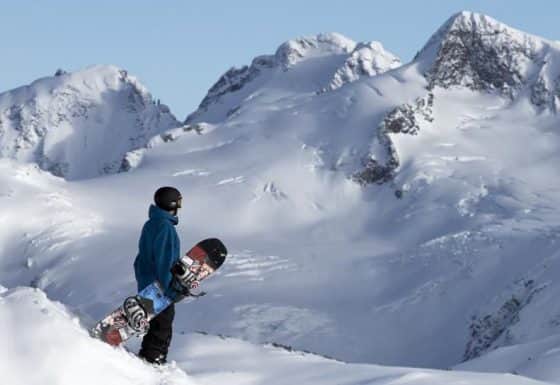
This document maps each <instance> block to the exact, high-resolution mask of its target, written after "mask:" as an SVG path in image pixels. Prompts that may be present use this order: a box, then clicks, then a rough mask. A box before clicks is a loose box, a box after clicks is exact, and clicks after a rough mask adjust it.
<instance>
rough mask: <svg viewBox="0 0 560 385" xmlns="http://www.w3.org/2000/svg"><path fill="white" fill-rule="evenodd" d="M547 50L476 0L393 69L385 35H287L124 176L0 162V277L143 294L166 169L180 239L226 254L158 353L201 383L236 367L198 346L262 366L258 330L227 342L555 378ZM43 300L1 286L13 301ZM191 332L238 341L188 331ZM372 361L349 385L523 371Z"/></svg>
mask: <svg viewBox="0 0 560 385" xmlns="http://www.w3.org/2000/svg"><path fill="white" fill-rule="evenodd" d="M558 52H560V51H559V48H558V45H557V43H554V42H550V41H547V40H545V39H542V38H539V37H535V36H531V35H528V34H525V33H523V32H520V31H516V30H514V29H512V28H510V27H508V26H506V25H504V24H502V23H499V22H497V21H495V20H493V19H491V18H490V17H487V16H484V15H479V14H474V13H469V12H463V13H459V14H457V15H454V16H453V17H452V18H451V19H450V20H448V21H447V22H446V23H445V24H444V25H443V26H442V27H441V28H440V29H439V30H438V31H436V33H435V34H434V36H433V37H432V38H430V40H429V41H428V43H427V44H426V45H425V47H424V48H423V49H421V50H420V51H419V53H418V55H417V56H416V57H415V58H414V60H412V61H411V62H410V63H406V64H403V65H398V62H397V59H396V58H395V57H394V55H391V54H390V53H388V52H386V51H384V50H383V49H382V48H381V46H380V45H379V44H377V43H366V44H363V43H359V44H356V43H354V42H352V41H351V40H349V39H347V38H344V37H342V36H341V35H338V34H328V35H318V36H316V37H309V38H302V39H296V40H293V41H290V42H287V43H285V44H283V45H282V46H281V47H280V48H279V49H278V50H277V52H276V54H275V55H271V56H260V57H257V58H256V59H254V60H253V62H252V64H251V65H250V66H247V67H245V68H242V69H238V70H236V69H233V70H229V71H228V72H226V73H225V74H224V76H222V77H221V78H220V80H219V81H218V82H217V83H216V84H215V85H214V86H213V87H212V88H211V89H210V91H209V92H208V95H207V96H206V98H204V100H203V102H202V103H201V106H200V108H199V109H198V110H197V111H195V112H194V113H193V114H191V115H190V116H189V117H188V118H187V121H186V122H185V125H184V126H183V125H181V124H178V123H176V122H175V123H170V124H169V125H167V126H165V127H161V130H157V132H154V135H155V136H154V137H153V138H151V139H149V138H146V141H142V144H141V145H139V146H130V147H123V148H122V149H123V152H122V153H121V154H120V155H119V157H122V156H123V154H124V153H125V152H127V151H129V150H131V149H134V148H140V149H139V150H136V151H132V152H128V153H127V155H124V156H126V157H127V159H132V160H134V170H133V171H132V172H128V173H119V174H116V175H106V176H103V177H101V178H90V179H84V180H77V181H72V182H66V181H64V180H62V179H60V178H56V177H54V176H52V175H50V174H48V173H45V172H44V171H42V170H41V169H40V168H37V167H36V166H33V165H29V164H21V163H20V162H16V161H13V160H10V159H1V160H0V220H2V221H4V222H3V223H9V226H3V227H2V228H1V230H0V245H1V246H2V247H1V248H0V284H2V285H3V286H6V287H9V288H13V287H15V286H18V285H31V286H34V287H36V288H38V289H40V290H42V291H45V292H46V293H47V295H48V296H49V297H50V298H52V299H54V300H57V301H60V302H63V303H64V304H65V305H66V306H67V308H68V309H69V311H71V312H73V313H74V314H78V315H79V317H80V319H81V322H82V323H83V324H84V325H88V324H91V322H93V320H95V319H98V318H99V317H101V316H102V315H104V314H105V313H107V312H108V311H109V310H111V309H112V308H113V307H114V306H115V304H117V303H118V302H119V301H120V300H122V298H124V297H125V296H127V295H128V294H129V293H131V292H133V291H134V290H135V285H134V278H133V275H132V267H131V264H132V260H133V257H134V255H135V253H136V242H137V237H138V234H139V230H140V228H141V226H142V223H143V221H144V220H145V218H146V212H147V206H148V204H149V202H150V201H151V199H152V194H153V191H155V189H156V188H157V187H159V186H161V185H174V186H177V187H178V188H179V189H180V190H181V191H182V192H183V196H184V206H185V207H184V209H183V211H182V212H181V219H180V223H179V225H178V230H179V233H180V235H181V240H182V249H183V250H186V249H188V248H189V246H190V245H191V244H193V243H195V242H196V241H198V240H199V239H201V238H205V237H208V236H218V237H220V238H221V239H223V240H224V242H225V243H226V245H227V246H228V249H229V250H230V252H231V255H230V257H229V259H228V261H227V263H226V264H225V265H224V267H223V268H222V269H221V270H220V271H219V272H218V274H217V275H216V277H215V278H211V279H209V280H208V282H205V283H204V285H205V290H207V291H208V292H209V293H210V294H209V295H208V296H206V297H204V298H203V299H201V300H197V301H196V302H193V303H188V304H183V305H180V306H178V307H177V319H176V327H175V328H176V331H177V332H178V333H179V335H180V337H177V339H176V340H174V342H173V348H172V354H171V358H172V359H177V360H178V363H179V366H181V367H182V368H187V369H188V371H189V373H197V374H199V375H201V376H202V377H201V379H203V380H205V381H208V383H213V382H212V381H214V380H215V382H216V383H217V382H220V383H223V382H225V381H226V380H227V379H229V378H234V377H233V375H232V377H228V376H229V374H227V375H226V374H223V376H222V375H221V374H215V373H214V372H212V370H211V369H210V368H209V367H208V365H205V364H204V363H203V361H204V360H203V359H200V360H198V361H196V364H192V365H191V366H189V365H190V364H189V363H188V362H189V361H190V360H191V357H193V356H195V357H211V359H210V361H213V360H214V361H213V362H215V359H218V358H219V359H220V360H221V362H226V361H227V362H235V363H236V365H237V364H239V365H241V366H243V368H244V369H243V370H244V371H245V372H244V374H243V375H241V374H240V375H239V377H237V374H236V377H235V379H236V381H237V380H238V381H239V383H244V382H243V381H247V382H250V381H252V380H254V381H255V382H258V381H260V380H259V379H262V382H267V381H266V380H267V377H266V375H264V374H263V373H262V372H259V371H258V370H257V369H255V367H249V366H244V365H245V364H243V363H239V361H237V360H234V359H233V358H237V357H238V355H239V353H240V352H241V351H245V349H246V348H247V347H248V346H250V345H246V344H245V343H240V342H238V341H237V342H236V340H235V339H244V340H246V341H249V342H251V343H254V344H264V343H267V342H268V343H270V342H272V343H275V344H276V345H278V346H280V345H282V346H285V347H286V348H287V349H293V350H296V351H297V350H308V351H312V352H315V353H317V354H320V355H324V356H330V357H334V358H335V359H338V360H342V361H347V362H354V363H356V362H361V363H370V364H371V363H375V364H391V365H399V366H402V365H406V366H421V367H432V368H458V369H463V368H464V369H471V370H483V371H492V370H495V371H506V372H509V371H515V372H518V373H521V374H523V375H527V376H531V377H535V378H538V379H540V380H543V381H549V382H553V383H559V382H560V377H559V375H558V372H557V371H556V370H553V368H554V365H555V364H556V362H557V361H555V357H556V353H555V352H556V351H557V349H558V348H559V347H560V345H558V344H557V340H558V335H560V322H559V319H560V305H559V304H558V301H557V298H558V295H560V283H559V282H558V279H557V277H559V276H560V253H559V251H558V250H559V244H560V243H559V242H560V179H559V178H558V175H559V174H558V166H557V165H558V163H559V161H560V136H559V135H560V133H559V132H558V127H559V123H560V122H559V117H558V115H557V111H556V107H555V106H556V103H557V102H558V100H557V99H558V92H557V90H556V89H557V85H555V84H556V83H557V82H558V81H557V79H558V74H559V71H560V63H559V62H558ZM539 79H542V81H541V80H539ZM540 83H542V84H544V88H542V87H541V86H539V85H538V84H540ZM539 87H540V88H539ZM539 89H540V90H541V91H542V92H541V91H535V90H539ZM536 94H539V95H541V96H543V95H544V96H543V97H544V99H545V100H546V102H545V103H541V102H539V100H541V99H539V98H535V95H536ZM173 127H175V128H173ZM97 155H99V156H101V155H104V152H103V151H101V152H100V153H99V154H97ZM76 159H77V160H76V161H79V160H78V158H76ZM90 176H91V175H90ZM22 196H26V197H29V196H33V197H35V198H36V199H33V200H31V201H25V203H21V199H20V197H22ZM21 218H32V220H21ZM10 290H12V289H10ZM35 295H36V294H31V293H29V292H25V291H22V292H19V291H17V290H16V291H14V292H12V291H9V292H7V294H5V295H4V298H5V300H4V301H5V302H7V303H8V306H5V307H4V309H8V310H5V311H8V312H18V311H19V310H18V308H17V305H15V304H14V302H15V301H14V300H13V298H19V296H22V297H21V298H23V299H22V301H23V302H24V303H28V304H31V303H33V302H32V299H33V297H34V296H35ZM10 298H12V299H10ZM41 301H42V300H41ZM41 301H40V302H41ZM41 303H42V302H41ZM1 304H2V302H1V301H0V305H1ZM26 306H27V305H26ZM30 306H31V305H30ZM45 306H46V307H47V308H50V306H51V305H50V303H47V304H46V305H45ZM0 315H1V312H0ZM66 318H68V317H66V316H64V317H62V318H61V319H62V320H61V321H60V322H62V323H64V324H66V322H67V320H65V319H66ZM57 322H58V321H57ZM194 331H202V332H205V333H209V334H215V335H218V334H219V335H223V336H231V337H233V338H234V339H228V338H225V337H224V338H223V339H218V338H217V337H216V338H214V337H210V336H208V337H209V338H208V339H206V338H205V337H200V336H197V337H194V338H193V337H192V336H191V337H185V336H183V335H182V334H181V333H185V334H186V335H190V334H189V333H191V332H194ZM75 338H76V339H79V338H81V337H79V336H78V335H76V336H75ZM199 338H200V339H199ZM218 340H219V341H222V342H219V341H218ZM197 341H198V342H197ZM201 341H208V343H209V344H211V346H214V347H216V349H217V350H216V351H217V352H218V353H216V352H214V353H212V354H210V353H208V349H205V348H204V347H203V345H204V343H205V342H201ZM217 341H218V342H217ZM49 344H53V342H52V341H49ZM184 344H187V345H186V346H187V348H185V345H184ZM188 344H193V350H192V351H191V355H185V353H184V349H188V346H189V345H188ZM130 347H131V348H134V345H132V346H130ZM255 349H257V348H255ZM265 351H266V349H265V350H261V349H260V348H258V349H257V353H256V354H255V355H254V357H255V360H257V362H258V359H262V360H266V358H265V354H267V353H266V352H265ZM297 354H298V353H297V352H296V355H297ZM199 355H200V356H199ZM216 355H217V356H218V358H214V357H216ZM179 357H180V358H179ZM183 357H186V358H183ZM293 357H294V356H292V355H290V358H289V360H290V362H291V360H292V358H293ZM529 357H531V358H534V361H533V360H531V361H532V362H531V363H530V364H529V363H526V362H525V360H528V358H529ZM0 361H1V360H0ZM463 361H467V362H465V363H462V362H463ZM119 362H120V359H119ZM261 362H262V361H261ZM294 362H295V358H294ZM298 362H299V363H302V362H306V364H305V365H304V367H305V368H307V369H309V368H311V366H307V364H309V362H307V361H298ZM299 363H296V364H295V365H299ZM290 365H291V364H290ZM302 365H303V364H302ZM321 365H322V364H321ZM325 365H327V364H325ZM330 365H334V363H333V362H332V361H328V365H327V366H329V367H330ZM327 366H325V368H326V367H327ZM334 366H336V370H342V369H341V367H340V366H337V365H334ZM334 366H333V367H334ZM263 367H264V368H269V366H268V365H264V366H263ZM290 367H291V366H289V365H287V366H282V368H290ZM228 368H230V367H229V366H228ZM313 368H315V367H313ZM317 368H318V367H317ZM359 368H362V369H363V370H364V372H363V373H367V374H364V376H365V377H361V375H360V376H358V377H356V376H354V374H355V372H354V370H359ZM375 368H379V367H375ZM375 368H371V367H369V366H368V367H365V366H353V365H352V370H350V371H352V373H354V374H352V373H349V374H348V377H344V378H345V379H346V380H347V381H346V383H356V384H357V383H371V382H376V381H377V382H379V383H384V382H383V381H386V382H387V383H399V382H406V381H408V382H409V383H415V384H416V383H417V384H421V383H438V381H440V380H441V381H451V378H453V381H455V380H457V381H460V380H463V381H475V379H474V377H477V379H480V380H481V383H504V384H505V383H508V384H509V383H512V384H513V383H515V381H517V380H519V381H521V382H523V383H529V382H531V381H530V380H527V379H524V378H521V377H520V378H517V377H512V376H502V377H486V375H473V376H474V377H468V376H469V375H466V374H464V373H449V375H450V376H451V377H446V376H445V375H442V373H441V372H438V373H434V372H425V371H422V372H406V371H405V372H406V374H403V375H404V379H403V377H399V376H400V375H399V376H394V375H393V374H390V373H389V372H390V370H389V369H386V368H383V369H380V370H379V371H377V369H375ZM125 369H126V368H125ZM541 369H542V370H541ZM231 370H232V371H235V365H233V368H232V369H231ZM271 370H272V369H271ZM288 370H290V369H288ZM301 370H303V371H305V370H306V369H301ZM317 370H320V369H317ZM333 370H335V369H333ZM370 370H373V371H374V372H375V373H374V372H373V371H372V372H370ZM386 370H389V372H388V371H386ZM400 370H401V369H398V371H400ZM539 370H541V371H539ZM124 372H126V370H125V371H124ZM405 372H401V373H405ZM228 373H229V372H228ZM301 373H303V372H301ZM305 373H309V372H305ZM341 373H342V372H341ZM360 373H362V372H360ZM369 373H372V374H369ZM388 373H389V374H388ZM146 375H147V376H151V374H146ZM214 375H215V376H216V377H213V376H214ZM378 376H382V377H383V376H384V377H383V378H379V377H378ZM439 376H442V377H439ZM455 376H457V377H455ZM478 376H480V377H478ZM241 378H242V379H241ZM328 380H329V381H330V380H331V379H330V378H329V379H328ZM332 380H333V381H335V382H336V383H343V382H345V380H343V379H342V378H341V377H333V378H332ZM155 381H157V378H156V379H155V380H154V382H155ZM314 381H315V382H316V383H323V382H321V381H326V380H325V379H323V378H319V379H317V378H316V379H315V380H314ZM290 382H294V381H293V380H292V381H290ZM310 382H311V380H310ZM245 383H246V382H245ZM280 383H281V382H280ZM311 383H313V382H311Z"/></svg>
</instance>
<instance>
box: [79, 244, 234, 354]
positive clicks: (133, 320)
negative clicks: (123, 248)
mask: <svg viewBox="0 0 560 385" xmlns="http://www.w3.org/2000/svg"><path fill="white" fill-rule="evenodd" d="M226 256H227V249H226V247H225V246H224V244H223V243H222V242H221V241H220V240H219V239H217V238H209V239H205V240H203V241H200V242H199V243H197V244H196V245H195V246H193V247H192V248H191V249H190V250H189V251H188V252H187V253H186V254H185V255H183V256H181V257H179V259H178V260H177V262H176V263H175V264H174V265H173V266H172V267H171V274H172V276H173V278H172V281H171V287H172V288H173V291H174V293H176V296H174V297H173V298H170V297H169V296H167V295H166V294H165V290H164V288H163V287H162V285H161V284H160V283H159V282H158V281H156V282H153V283H151V284H150V285H148V286H146V287H145V288H144V289H142V290H141V291H140V292H139V293H138V294H136V295H135V296H131V297H128V298H126V299H125V300H124V303H123V304H122V305H121V306H119V307H118V308H117V309H115V310H114V311H112V312H111V313H109V315H107V316H106V317H105V318H103V319H102V320H101V321H99V322H98V323H97V324H96V325H95V326H94V327H93V328H92V329H91V330H90V334H91V336H92V337H95V338H98V339H100V340H102V341H105V342H107V343H108V344H110V345H113V346H118V345H120V344H121V343H123V342H124V341H126V340H128V339H129V338H130V337H132V336H142V335H144V334H146V333H147V332H148V329H149V327H150V321H151V320H152V319H153V318H154V317H156V316H157V315H158V314H159V313H161V312H162V311H163V310H165V309H166V308H167V307H168V306H169V305H171V304H172V303H177V302H179V301H181V300H183V299H184V298H187V297H191V298H197V297H201V296H203V295H204V294H206V293H204V292H199V293H195V292H194V291H193V290H195V289H197V288H198V287H199V285H200V282H202V281H203V280H204V279H206V278H208V277H209V276H210V275H212V273H214V272H215V271H216V270H217V269H219V268H220V266H221V265H222V264H223V263H224V261H225V259H226Z"/></svg>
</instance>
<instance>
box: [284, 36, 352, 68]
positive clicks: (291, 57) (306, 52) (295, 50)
mask: <svg viewBox="0 0 560 385" xmlns="http://www.w3.org/2000/svg"><path fill="white" fill-rule="evenodd" d="M355 47H356V42H354V41H353V40H351V39H349V38H347V37H346V36H344V35H341V34H339V33H336V32H331V33H321V34H318V35H316V36H306V37H300V38H297V39H292V40H288V41H287V42H285V43H283V44H281V45H280V47H278V49H277V50H276V54H275V57H276V59H277V61H278V64H280V65H282V66H283V67H284V68H288V67H290V66H293V65H295V64H297V63H298V62H300V61H303V60H304V59H306V58H309V57H317V56H324V55H328V54H344V53H349V52H351V51H352V50H353V49H354V48H355Z"/></svg>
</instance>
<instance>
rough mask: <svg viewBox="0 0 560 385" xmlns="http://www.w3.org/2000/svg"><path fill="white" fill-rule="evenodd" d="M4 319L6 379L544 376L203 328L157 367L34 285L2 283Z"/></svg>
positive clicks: (241, 384) (167, 384)
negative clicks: (94, 331) (347, 356)
mask: <svg viewBox="0 0 560 385" xmlns="http://www.w3.org/2000/svg"><path fill="white" fill-rule="evenodd" d="M0 322H1V324H2V326H3V328H2V330H1V331H0V336H1V337H2V340H3V341H4V346H3V348H2V349H1V350H0V371H1V373H2V383H3V384H10V385H35V384H41V385H45V384H47V385H48V384H57V385H67V384H68V385H70V384H100V383H102V384H122V385H125V384H134V385H139V384H145V385H151V384H154V385H156V384H157V385H179V384H181V385H189V384H208V385H210V384H212V385H213V384H216V385H218V384H224V383H227V384H230V385H249V384H270V385H275V384H292V383H298V384H308V385H314V384H317V385H319V384H321V385H330V384H332V385H335V384H336V385H340V384H348V385H354V384H355V385H358V384H373V383H375V384H380V385H390V384H402V383H414V384H431V385H438V384H442V385H443V384H454V383H469V384H473V385H486V384H488V385H489V384H494V385H495V384H504V385H505V384H508V385H510V384H511V385H523V384H527V385H529V384H535V385H536V384H544V383H543V382H538V381H534V380H530V379H527V378H523V377H519V376H513V375H510V374H475V373H467V372H445V371H436V370H421V369H408V368H397V367H394V368H386V367H382V366H375V365H358V364H345V363H342V362H337V361H333V360H329V359H325V358H322V357H318V356H316V355H312V354H305V353H299V352H289V351H286V350H284V349H283V348H279V347H274V346H270V345H268V346H262V347H259V346H255V345H251V344H249V343H247V342H242V341H239V340H235V339H224V338H221V337H214V336H206V335H200V334H187V335H182V334H181V335H178V336H177V337H176V340H177V341H178V342H179V343H180V344H181V346H182V348H179V349H176V350H175V359H176V362H173V363H172V364H170V365H166V366H164V367H162V368H154V367H152V366H150V365H146V364H144V363H143V362H142V361H141V360H140V359H138V358H137V357H136V356H135V355H133V354H131V353H129V352H127V351H126V350H124V349H114V348H112V347H109V346H108V345H106V344H104V343H102V342H100V341H97V340H94V339H92V338H90V337H89V336H88V335H87V332H86V331H85V330H84V329H83V328H82V327H80V324H79V321H78V318H77V317H75V316H73V315H72V314H71V313H70V312H68V310H67V309H65V307H64V306H62V305H61V304H59V303H53V302H51V301H50V300H49V299H47V298H46V296H45V294H44V293H43V292H41V291H39V290H37V289H30V288H16V289H11V290H6V289H2V291H0ZM18 329H20V330H25V332H22V333H20V334H19V335H18V337H17V338H14V336H13V334H11V332H12V331H13V330H18ZM6 344H7V345H6ZM38 346H40V349H38V348H37V347H38ZM185 371H186V372H187V373H189V375H186V374H185Z"/></svg>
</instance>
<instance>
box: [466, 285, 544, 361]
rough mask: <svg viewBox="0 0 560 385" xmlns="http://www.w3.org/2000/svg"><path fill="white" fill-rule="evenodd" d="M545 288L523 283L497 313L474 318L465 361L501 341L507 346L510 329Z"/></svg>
mask: <svg viewBox="0 0 560 385" xmlns="http://www.w3.org/2000/svg"><path fill="white" fill-rule="evenodd" d="M545 287H546V285H544V286H537V285H536V283H535V281H533V280H527V281H523V282H522V285H521V287H520V288H519V290H518V292H517V293H516V294H514V295H512V296H511V298H510V299H509V300H507V301H505V302H504V303H503V304H502V306H501V307H500V308H499V309H498V310H497V311H496V312H495V313H492V314H486V315H484V316H480V317H473V320H472V322H471V324H470V325H469V334H470V339H469V342H468V343H467V346H466V348H465V353H464V354H463V360H464V361H468V360H471V359H473V358H476V357H479V356H481V355H482V354H484V353H485V352H487V351H488V350H490V349H493V348H496V347H497V346H496V343H497V342H498V341H499V340H502V342H503V343H505V344H507V343H508V341H509V340H510V339H511V338H512V337H511V335H510V333H511V332H510V328H511V327H512V326H513V325H515V324H516V323H517V322H519V314H520V313H521V311H522V310H523V308H524V307H525V306H527V305H528V304H529V303H530V302H531V301H532V299H533V297H534V296H535V295H536V294H537V293H539V292H540V291H542V290H543V289H544V288H545Z"/></svg>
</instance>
